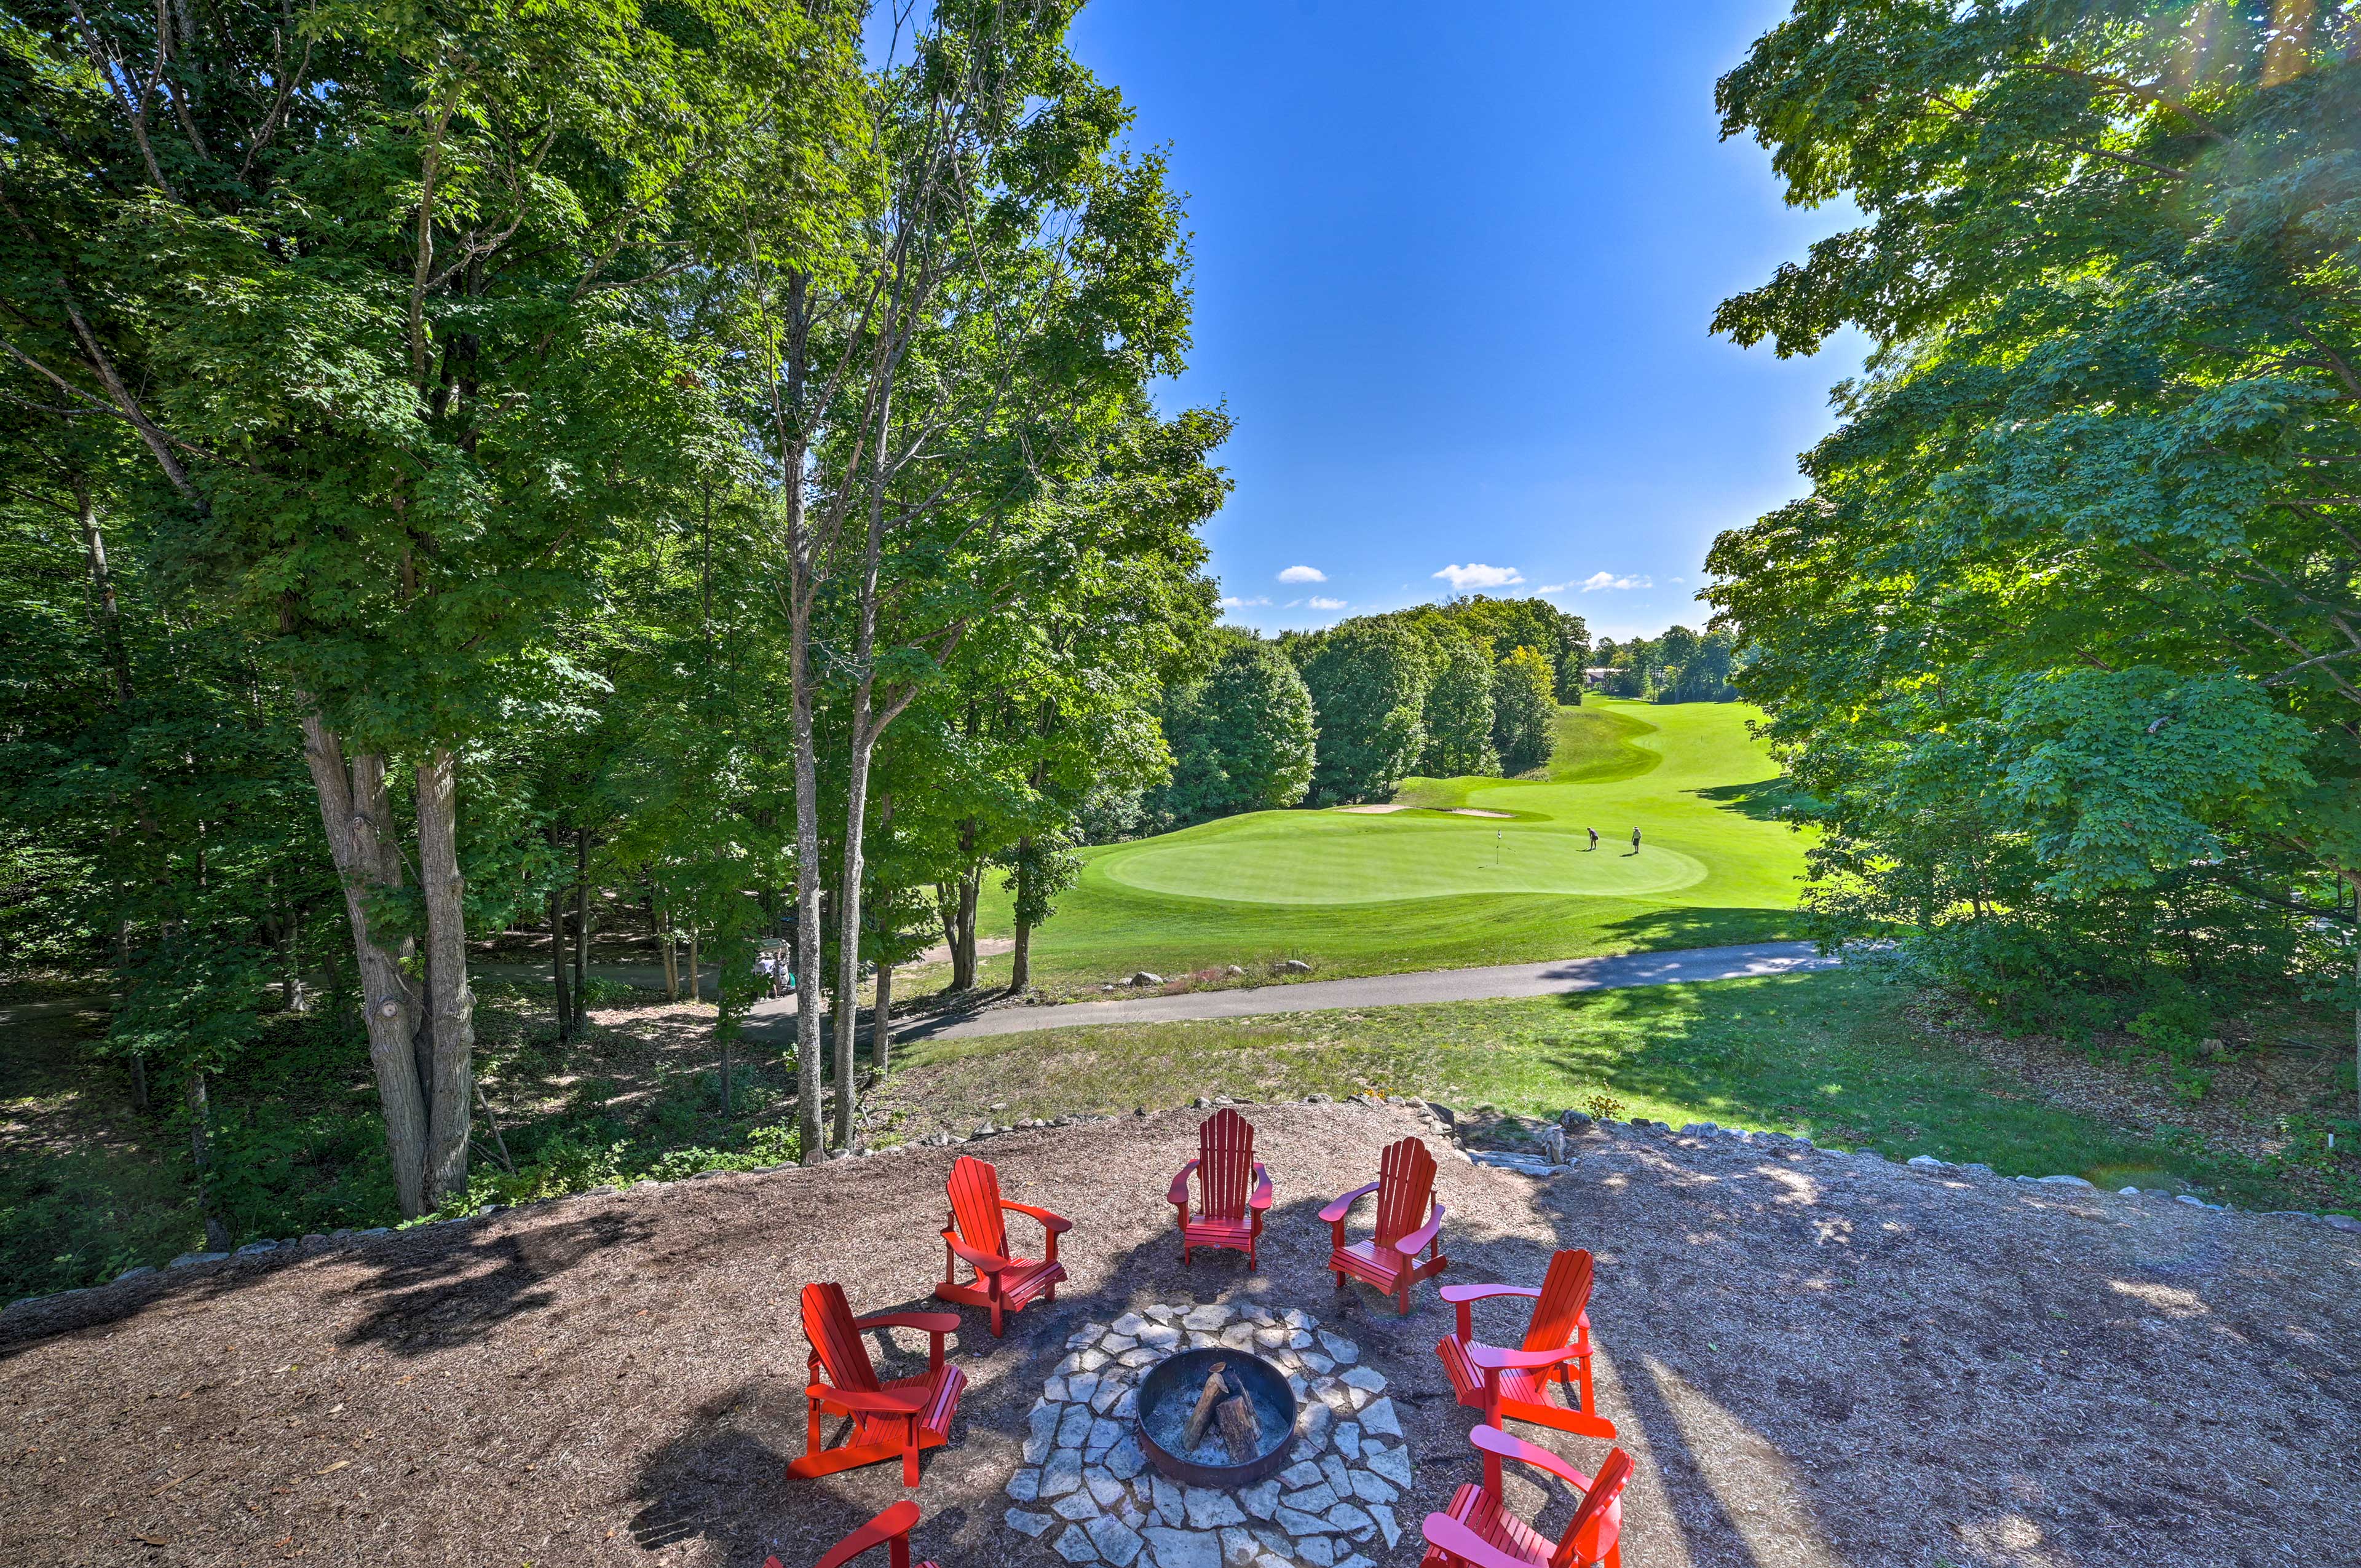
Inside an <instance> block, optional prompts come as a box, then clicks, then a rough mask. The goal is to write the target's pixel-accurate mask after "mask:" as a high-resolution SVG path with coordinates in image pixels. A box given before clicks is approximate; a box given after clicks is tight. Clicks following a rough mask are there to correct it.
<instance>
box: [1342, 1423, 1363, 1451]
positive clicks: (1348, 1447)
mask: <svg viewBox="0 0 2361 1568" xmlns="http://www.w3.org/2000/svg"><path fill="white" fill-rule="evenodd" d="M1336 1452H1337V1453H1341V1454H1343V1455H1344V1456H1345V1458H1347V1459H1358V1458H1360V1457H1361V1423H1360V1422H1358V1421H1344V1422H1340V1423H1339V1424H1338V1425H1337V1428H1336Z"/></svg>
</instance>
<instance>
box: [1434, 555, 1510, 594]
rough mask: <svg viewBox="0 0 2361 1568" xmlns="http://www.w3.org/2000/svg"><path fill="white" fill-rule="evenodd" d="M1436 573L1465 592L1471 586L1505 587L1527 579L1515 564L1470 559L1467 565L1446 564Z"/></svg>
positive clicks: (1455, 588)
mask: <svg viewBox="0 0 2361 1568" xmlns="http://www.w3.org/2000/svg"><path fill="white" fill-rule="evenodd" d="M1434 575H1435V576H1438V577H1441V578H1442V579H1443V580H1444V582H1447V583H1449V584H1450V585H1451V587H1453V589H1454V590H1455V591H1456V592H1459V593H1463V594H1464V593H1466V591H1467V590H1468V589H1469V588H1505V587H1509V586H1510V584H1512V583H1521V582H1523V581H1524V580H1525V575H1524V574H1523V573H1522V572H1520V571H1518V570H1517V569H1516V568H1515V567H1514V566H1487V565H1484V564H1483V563H1482V562H1480V561H1470V562H1469V563H1467V565H1465V566H1445V567H1444V568H1443V570H1441V571H1440V572H1437V573H1435V574H1434Z"/></svg>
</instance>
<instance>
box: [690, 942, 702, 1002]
mask: <svg viewBox="0 0 2361 1568" xmlns="http://www.w3.org/2000/svg"><path fill="white" fill-rule="evenodd" d="M700 935H702V933H700V932H699V931H698V930H697V927H694V926H691V927H689V928H688V999H689V1000H690V1001H691V1002H702V1001H704V1000H705V981H704V980H703V979H702V978H701V977H700V976H699V974H698V973H697V938H698V937H699V936H700Z"/></svg>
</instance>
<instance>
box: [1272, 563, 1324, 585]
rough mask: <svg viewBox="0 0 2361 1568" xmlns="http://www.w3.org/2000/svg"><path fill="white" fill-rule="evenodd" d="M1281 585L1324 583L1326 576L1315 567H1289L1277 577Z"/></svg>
mask: <svg viewBox="0 0 2361 1568" xmlns="http://www.w3.org/2000/svg"><path fill="white" fill-rule="evenodd" d="M1327 580H1328V574H1327V573H1325V572H1323V571H1322V570H1321V569H1320V568H1319V567H1317V566H1290V567H1289V568H1288V569H1287V570H1286V571H1284V572H1281V573H1280V574H1279V581H1280V582H1282V583H1324V582H1326V581H1327Z"/></svg>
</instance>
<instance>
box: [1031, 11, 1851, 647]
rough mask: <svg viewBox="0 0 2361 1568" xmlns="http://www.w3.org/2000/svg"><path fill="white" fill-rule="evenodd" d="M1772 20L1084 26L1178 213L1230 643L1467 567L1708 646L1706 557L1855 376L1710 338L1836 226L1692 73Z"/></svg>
mask: <svg viewBox="0 0 2361 1568" xmlns="http://www.w3.org/2000/svg"><path fill="white" fill-rule="evenodd" d="M1784 10H1785V7H1784V5H1779V4H1776V3H1774V0H1707V3H1706V4H1703V5H1690V6H1682V7H1676V8H1674V9H1672V10H1664V9H1661V8H1658V7H1654V6H1613V5H1599V4H1585V5H1568V4H1564V3H1562V0H1561V3H1558V4H1546V3H1526V0H1517V3H1508V0H1502V3H1490V0H1485V3H1479V4H1471V5H1441V6H1438V5H1417V6H1412V5H1397V4H1392V3H1390V0H1352V3H1349V4H1348V3H1346V0H1094V3H1093V4H1092V5H1089V6H1088V7H1087V8H1086V9H1085V10H1084V11H1083V12H1082V17H1081V19H1080V20H1079V22H1078V23H1077V24H1076V26H1075V29H1074V35H1073V38H1074V47H1075V50H1076V52H1077V54H1078V55H1079V56H1080V57H1081V58H1082V60H1084V61H1085V62H1086V63H1087V64H1089V65H1090V67H1091V68H1092V69H1093V71H1096V72H1097V73H1098V74H1099V75H1100V76H1101V77H1102V79H1104V80H1105V81H1108V82H1113V83H1115V85H1117V86H1118V87H1120V88H1121V89H1122V91H1123V93H1124V96H1125V97H1126V100H1128V101H1129V102H1130V104H1132V105H1133V106H1134V107H1135V109H1136V110H1137V115H1138V120H1137V126H1135V128H1134V132H1133V136H1132V141H1133V145H1134V146H1136V147H1156V146H1165V147H1167V148H1169V154H1170V159H1171V163H1172V170H1173V181H1174V183H1175V184H1176V185H1177V186H1178V187H1179V188H1180V189H1181V190H1183V191H1186V192H1189V193H1190V194H1189V211H1190V220H1191V222H1190V226H1191V230H1192V231H1193V235H1194V237H1193V240H1192V242H1191V243H1192V248H1193V251H1194V258H1195V266H1196V333H1195V336H1196V347H1195V349H1194V350H1193V352H1192V353H1191V365H1190V369H1189V371H1188V374H1187V375H1186V376H1184V377H1182V378H1180V380H1179V382H1178V383H1177V384H1176V385H1174V386H1172V387H1169V388H1167V389H1166V394H1165V401H1166V403H1167V405H1168V406H1180V405H1182V404H1185V403H1213V402H1226V404H1227V405H1228V408H1229V411H1230V413H1231V414H1232V416H1233V417H1234V418H1235V420H1236V422H1237V433H1236V434H1235V436H1234V437H1233V438H1232V440H1231V442H1230V444H1229V445H1228V446H1227V447H1226V448H1225V449H1224V452H1223V455H1222V459H1221V460H1222V461H1223V463H1224V466H1226V467H1227V468H1228V469H1229V472H1230V475H1231V477H1232V478H1233V479H1234V480H1235V486H1236V488H1235V491H1234V493H1233V494H1232V496H1231V498H1230V501H1229V505H1228V506H1227V507H1226V508H1225V509H1224V511H1223V513H1222V515H1221V516H1220V517H1219V518H1218V519H1216V520H1215V521H1214V522H1213V525H1212V527H1211V528H1210V530H1209V531H1208V539H1209V541H1210V543H1211V544H1212V547H1213V569H1214V570H1215V571H1216V572H1217V573H1218V574H1219V575H1220V576H1221V579H1222V584H1223V591H1224V594H1225V595H1226V596H1228V598H1230V599H1231V600H1234V601H1236V602H1235V604H1234V605H1233V607H1232V608H1231V609H1230V611H1229V613H1230V615H1231V617H1232V618H1233V619H1234V620H1237V621H1239V622H1241V623H1243V624H1246V625H1250V626H1254V627H1257V628H1258V629H1260V630H1266V631H1268V630H1278V629H1279V628H1282V627H1311V626H1321V625H1326V624H1329V623H1331V622H1333V621H1334V620H1339V619H1341V618H1343V617H1345V616H1347V615H1351V614H1355V613H1359V612H1363V611H1368V610H1380V609H1395V608H1398V607H1400V606H1402V605H1406V604H1415V603H1420V602H1422V601H1424V600H1427V599H1431V598H1435V597H1436V596H1437V595H1439V594H1442V593H1444V592H1448V591H1449V590H1450V588H1451V587H1452V586H1453V584H1452V580H1451V578H1450V577H1449V576H1438V574H1441V573H1449V572H1451V571H1452V570H1453V569H1454V568H1456V569H1457V572H1456V576H1457V577H1458V580H1459V581H1460V583H1461V584H1463V585H1464V586H1466V587H1469V588H1471V589H1478V590H1483V591H1489V592H1493V593H1499V594H1529V593H1534V592H1539V591H1542V590H1543V589H1553V590H1554V591H1553V592H1551V593H1549V595H1548V597H1549V598H1551V599H1552V600H1553V602H1555V603H1557V604H1559V605H1561V606H1563V607H1564V608H1565V609H1572V610H1574V611H1576V613H1578V614H1581V615H1583V616H1585V617H1586V618H1587V620H1589V621H1590V623H1591V625H1592V627H1593V628H1594V629H1595V630H1597V631H1598V632H1599V633H1602V634H1606V635H1615V636H1624V635H1630V634H1632V633H1634V632H1647V633H1653V632H1654V631H1657V630H1662V629H1663V628H1664V627H1665V626H1666V625H1669V624H1671V623H1673V622H1675V621H1686V623H1688V624H1690V625H1693V626H1694V625H1701V624H1702V623H1703V620H1704V617H1705V615H1706V613H1707V612H1706V609H1705V607H1704V606H1702V605H1699V604H1697V603H1696V602H1695V601H1694V600H1693V598H1692V597H1691V596H1692V595H1693V594H1694V593H1695V592H1696V590H1697V584H1698V582H1699V580H1700V577H1701V571H1700V568H1701V566H1702V564H1703V561H1704V558H1705V551H1706V548H1707V546H1708V544H1709V543H1711V541H1712V539H1713V536H1714V534H1715V533H1717V532H1719V531H1720V530H1721V529H1723V528H1725V527H1728V526H1730V525H1731V524H1734V523H1741V522H1744V521H1749V520H1751V519H1752V518H1754V517H1756V516H1758V515H1760V514H1761V513H1762V512H1763V511H1765V510H1769V509H1770V508H1771V507H1773V506H1775V505H1777V504H1778V503H1779V502H1781V501H1783V500H1785V499H1788V498H1790V497H1792V496H1794V495H1796V494H1798V493H1800V492H1801V490H1802V489H1803V488H1804V485H1803V481H1802V479H1801V478H1800V477H1798V475H1797V474H1796V472H1795V455H1796V453H1798V452H1799V451H1801V450H1803V449H1804V448H1806V446H1808V445H1810V444H1812V442H1814V441H1815V440H1817V438H1818V437H1819V435H1820V434H1822V433H1824V432H1825V431H1826V430H1827V429H1828V425H1829V415H1828V406H1827V393H1828V388H1829V386H1830V385H1831V384H1833V383H1834V382H1836V381H1837V380H1838V379H1839V378H1843V377H1845V376H1847V375H1850V374H1852V373H1853V372H1854V371H1855V370H1857V369H1858V367H1859V364H1860V354H1861V345H1859V343H1858V342H1856V341H1852V340H1839V341H1838V342H1836V343H1834V344H1832V345H1830V347H1829V348H1828V350H1826V351H1824V352H1823V353H1822V354H1821V355H1820V356H1818V357H1817V358H1816V359H1811V360H1789V361H1785V362H1782V361H1780V360H1778V359H1776V358H1775V357H1773V355H1772V354H1771V352H1770V351H1769V349H1768V348H1767V347H1765V348H1757V349H1752V350H1741V349H1739V348H1737V347H1736V346H1734V345H1731V344H1730V343H1728V342H1726V341H1724V340H1721V339H1716V338H1710V337H1708V335H1707V334H1706V326H1707V323H1708V321H1709V320H1710V319H1711V317H1712V314H1713V310H1714V306H1715V305H1716V304H1717V303H1718V302H1719V301H1720V300H1721V299H1722V298H1723V297H1724V296H1726V295H1728V294H1730V293H1733V292H1736V291H1739V290H1741V289H1743V288H1747V287H1751V286H1752V285H1754V284H1756V283H1758V282H1760V281H1761V280H1763V279H1765V278H1767V277H1769V276H1770V274H1771V272H1772V270H1773V268H1774V267H1776V266H1777V264H1778V263H1779V262H1780V261H1782V260H1785V259H1789V258H1799V257H1800V256H1801V255H1802V254H1803V252H1804V249H1805V247H1806V246H1807V245H1808V244H1809V243H1810V242H1811V241H1812V240H1813V239H1815V238H1817V237H1818V236H1821V235H1824V234H1828V233H1830V232H1833V231H1835V230H1837V229H1839V228H1841V227H1844V226H1847V225H1848V223H1849V222H1850V219H1851V214H1850V213H1849V212H1837V211H1829V210H1822V211H1819V212H1802V211H1797V210H1793V209H1790V208H1787V207H1786V206H1784V204H1782V203H1781V201H1780V199H1779V192H1778V186H1777V183H1776V182H1775V181H1774V180H1773V177H1772V174H1771V170H1770V163H1769V158H1768V155H1767V154H1766V153H1764V152H1763V150H1762V149H1761V148H1757V147H1755V146H1754V145H1753V144H1752V142H1750V141H1743V140H1741V141H1732V142H1729V143H1722V142H1720V141H1719V140H1718V139H1717V136H1718V129H1719V127H1718V125H1717V122H1716V120H1715V117H1714V113H1713V82H1714V78H1715V77H1716V76H1717V75H1719V73H1720V72H1721V71H1725V70H1727V69H1728V68H1729V67H1730V66H1731V65H1733V64H1735V63H1736V62H1737V61H1738V60H1739V59H1740V58H1741V56H1742V54H1743V53H1744V51H1745V49H1746V46H1747V45H1748V43H1749V42H1751V41H1752V39H1753V38H1755V37H1756V36H1757V35H1758V34H1760V33H1761V32H1762V31H1763V29H1764V28H1766V27H1769V26H1770V25H1771V24H1772V23H1773V22H1774V21H1775V20H1776V19H1777V18H1778V17H1779V16H1781V15H1783V14H1784ZM1475 568H1488V569H1489V570H1488V571H1482V570H1475V571H1471V569H1475ZM1290 569H1293V570H1290ZM1306 569H1308V572H1307V570H1306ZM1308 573H1317V574H1318V576H1316V577H1314V576H1309V575H1308ZM1502 574H1513V575H1514V579H1515V580H1513V581H1507V580H1504V579H1503V577H1502V576H1501V575H1502ZM1488 577H1489V578H1491V579H1492V581H1491V582H1487V581H1486V579H1487V578H1488ZM1586 584H1588V585H1596V586H1591V587H1587V589H1586V587H1585V585H1586Z"/></svg>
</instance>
